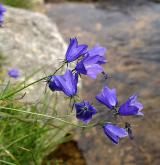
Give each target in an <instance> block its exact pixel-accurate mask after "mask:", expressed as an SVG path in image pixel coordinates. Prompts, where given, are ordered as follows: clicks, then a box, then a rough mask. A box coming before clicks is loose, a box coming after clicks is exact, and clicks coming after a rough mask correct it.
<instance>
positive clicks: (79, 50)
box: [66, 38, 88, 63]
mask: <svg viewBox="0 0 160 165" xmlns="http://www.w3.org/2000/svg"><path fill="white" fill-rule="evenodd" d="M87 48H88V46H87V45H85V44H82V45H78V41H77V39H76V38H71V39H70V44H69V46H68V49H67V52H66V62H67V63H69V62H72V61H75V60H77V59H78V58H79V57H80V56H82V55H84V54H85V53H86V52H87Z"/></svg>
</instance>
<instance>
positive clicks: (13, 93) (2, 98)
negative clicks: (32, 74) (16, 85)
mask: <svg viewBox="0 0 160 165" xmlns="http://www.w3.org/2000/svg"><path fill="white" fill-rule="evenodd" d="M65 64H66V62H65V63H63V64H62V65H61V66H60V67H59V68H58V69H56V70H55V72H54V73H53V74H52V75H49V76H45V77H42V78H40V79H38V80H36V81H34V82H31V83H29V84H27V85H24V86H23V87H21V88H20V89H17V90H16V91H13V92H11V93H9V94H7V95H6V96H4V97H1V98H0V100H4V99H7V98H9V97H11V96H13V95H15V94H16V93H18V92H20V91H22V90H24V89H26V88H28V87H29V86H31V85H34V84H36V83H38V82H40V81H42V80H44V79H46V78H48V77H51V76H53V75H55V74H56V73H57V72H58V71H59V70H60V69H61V68H62V67H63V66H64V65H65Z"/></svg>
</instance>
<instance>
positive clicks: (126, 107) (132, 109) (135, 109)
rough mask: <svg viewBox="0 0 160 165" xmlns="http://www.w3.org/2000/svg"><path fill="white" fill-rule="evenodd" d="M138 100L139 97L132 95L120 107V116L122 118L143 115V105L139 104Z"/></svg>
mask: <svg viewBox="0 0 160 165" xmlns="http://www.w3.org/2000/svg"><path fill="white" fill-rule="evenodd" d="M137 98H138V97H137V95H132V96H131V97H130V98H129V99H128V100H127V101H126V102H125V103H124V104H122V105H121V106H120V108H119V110H118V114H119V115H121V116H131V115H143V113H142V112H141V110H142V109H143V105H142V104H141V103H140V102H138V100H137Z"/></svg>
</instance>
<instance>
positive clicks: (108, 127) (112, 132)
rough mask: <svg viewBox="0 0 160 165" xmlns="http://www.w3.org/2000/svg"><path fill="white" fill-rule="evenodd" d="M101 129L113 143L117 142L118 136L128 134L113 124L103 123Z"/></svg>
mask: <svg viewBox="0 0 160 165" xmlns="http://www.w3.org/2000/svg"><path fill="white" fill-rule="evenodd" d="M103 131H104V133H105V135H106V136H107V137H108V138H109V139H110V140H111V141H112V142H113V143H114V144H118V143H119V140H120V138H124V137H126V136H128V133H127V131H126V130H125V129H124V128H120V127H118V126H116V125H114V124H105V125H104V126H103Z"/></svg>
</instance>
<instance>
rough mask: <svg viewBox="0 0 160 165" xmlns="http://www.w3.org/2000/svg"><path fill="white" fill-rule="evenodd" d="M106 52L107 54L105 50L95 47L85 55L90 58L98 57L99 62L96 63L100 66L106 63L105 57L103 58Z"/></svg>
mask: <svg viewBox="0 0 160 165" xmlns="http://www.w3.org/2000/svg"><path fill="white" fill-rule="evenodd" d="M106 52H107V49H106V48H104V47H101V46H98V45H97V46H95V47H94V48H92V49H91V50H89V51H88V52H87V53H88V54H89V56H91V57H93V56H99V60H98V61H97V63H98V64H100V65H101V64H105V63H106V62H107V60H106V56H105V55H106Z"/></svg>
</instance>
